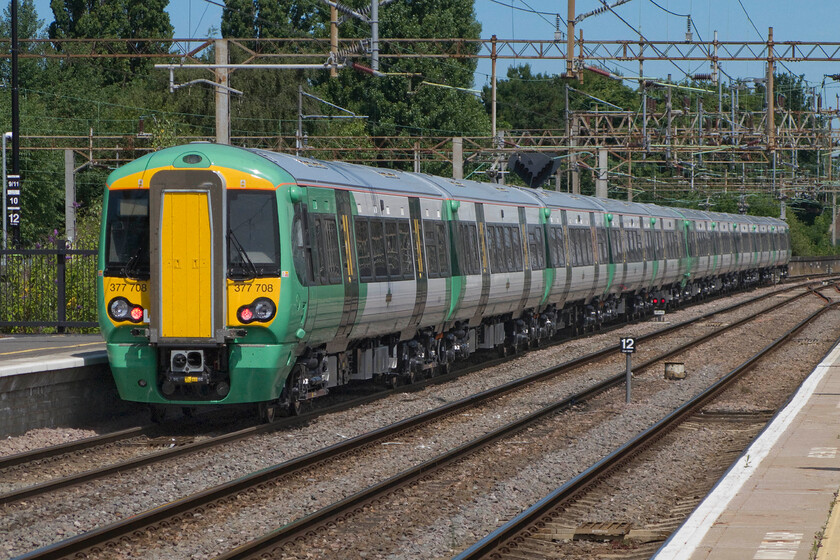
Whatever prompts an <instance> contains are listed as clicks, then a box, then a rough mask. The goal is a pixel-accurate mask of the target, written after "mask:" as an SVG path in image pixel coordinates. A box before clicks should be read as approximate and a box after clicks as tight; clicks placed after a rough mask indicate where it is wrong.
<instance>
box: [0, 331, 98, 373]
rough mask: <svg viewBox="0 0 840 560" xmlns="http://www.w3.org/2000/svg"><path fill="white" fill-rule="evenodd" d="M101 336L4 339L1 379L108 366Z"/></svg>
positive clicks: (0, 355) (0, 356) (1, 339)
mask: <svg viewBox="0 0 840 560" xmlns="http://www.w3.org/2000/svg"><path fill="white" fill-rule="evenodd" d="M105 361H106V356H105V341H104V340H102V335H100V334H20V335H13V334H8V335H2V336H0V377H3V376H7V375H16V374H19V373H33V372H37V371H45V370H49V369H51V368H53V369H54V368H55V367H56V362H60V364H64V367H67V366H70V365H75V366H79V365H85V364H94V363H105Z"/></svg>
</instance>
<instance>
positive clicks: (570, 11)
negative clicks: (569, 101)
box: [566, 0, 575, 78]
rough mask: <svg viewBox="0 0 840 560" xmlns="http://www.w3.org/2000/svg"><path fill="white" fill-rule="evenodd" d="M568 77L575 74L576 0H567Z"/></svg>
mask: <svg viewBox="0 0 840 560" xmlns="http://www.w3.org/2000/svg"><path fill="white" fill-rule="evenodd" d="M566 2H567V11H566V77H567V78H572V77H574V75H575V70H574V68H575V0H566Z"/></svg>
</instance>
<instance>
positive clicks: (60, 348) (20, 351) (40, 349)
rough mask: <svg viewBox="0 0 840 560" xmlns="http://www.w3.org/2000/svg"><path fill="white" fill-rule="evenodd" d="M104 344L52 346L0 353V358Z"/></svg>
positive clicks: (89, 343) (88, 343)
mask: <svg viewBox="0 0 840 560" xmlns="http://www.w3.org/2000/svg"><path fill="white" fill-rule="evenodd" d="M104 343H105V342H104V341H102V342H86V343H84V344H74V345H72V346H52V347H49V348H30V349H29V350H15V351H13V352H0V356H11V355H12V354H25V353H27V352H40V351H42V350H67V349H68V348H79V347H81V346H95V345H97V344H104Z"/></svg>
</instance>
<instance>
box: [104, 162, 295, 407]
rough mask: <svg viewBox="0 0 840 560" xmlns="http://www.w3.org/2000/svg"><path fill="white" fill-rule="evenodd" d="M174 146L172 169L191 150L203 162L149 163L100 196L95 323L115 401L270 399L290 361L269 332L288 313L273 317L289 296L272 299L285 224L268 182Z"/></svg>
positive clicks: (280, 327) (286, 346) (275, 333)
mask: <svg viewBox="0 0 840 560" xmlns="http://www.w3.org/2000/svg"><path fill="white" fill-rule="evenodd" d="M208 150H210V151H212V150H213V148H209V149H208ZM175 153H176V154H177V156H178V157H177V158H176V165H177V163H179V161H187V159H188V156H191V157H190V158H189V160H190V161H193V160H196V159H198V160H199V162H202V161H203V162H204V166H203V167H200V168H194V167H193V168H186V169H178V168H176V167H175V166H174V165H172V164H170V165H166V166H161V167H155V166H154V163H155V160H154V159H153V160H152V161H151V162H149V164H148V170H141V171H138V172H135V173H130V171H131V169H129V171H127V172H123V173H120V174H118V175H117V177H116V179H115V180H113V182H110V181H109V189H108V191H107V193H106V200H105V214H106V215H105V219H104V220H103V230H102V238H101V244H100V246H101V253H100V259H101V260H100V275H101V277H102V281H101V284H100V289H101V292H100V294H101V297H100V324H101V326H102V332H103V335H104V336H105V339H106V343H107V350H108V355H109V361H110V363H111V369H112V373H113V375H114V379H115V381H116V384H117V388H118V390H119V393H120V396H121V398H123V399H125V400H130V401H138V402H146V403H152V404H169V405H180V406H191V405H197V404H215V403H243V402H260V401H266V400H270V399H275V398H277V397H279V395H280V392H281V391H282V390H283V388H284V380H285V377H286V374H287V373H288V371H289V370H290V369H291V365H292V364H293V363H294V357H293V352H292V350H293V348H294V344H293V343H288V342H286V343H284V342H285V341H284V340H282V336H280V335H281V333H282V332H284V331H285V325H286V323H287V322H288V321H289V320H292V319H293V318H292V317H291V316H290V314H288V313H278V308H281V306H282V308H286V309H288V308H289V307H291V305H290V303H291V302H288V301H284V300H285V299H289V297H286V298H283V297H281V289H280V287H281V282H282V281H283V279H282V278H281V277H282V276H288V273H286V274H283V273H282V272H281V268H282V269H285V270H288V268H289V267H288V266H286V265H283V263H281V246H280V237H281V236H280V231H281V229H282V228H283V227H285V228H288V224H286V223H285V221H286V220H285V219H284V215H283V214H280V213H278V201H277V190H276V187H275V184H276V183H275V182H274V181H270V180H266V179H265V178H259V177H254V176H251V175H246V174H245V173H242V172H239V171H236V170H234V169H226V168H219V167H215V166H211V165H210V160H209V158H208V156H207V155H205V154H202V153H191V154H187V155H186V156H183V157H182V156H181V152H175ZM161 154H163V155H161ZM167 155H168V156H169V157H170V158H171V157H172V152H167V151H163V152H159V153H158V154H155V155H154V156H153V157H156V158H157V161H158V162H159V161H160V159H161V158H162V157H165V156H167ZM169 161H171V160H169ZM234 186H235V187H236V188H235V189H234V188H231V187H234ZM280 222H284V223H282V224H281V223H280ZM285 242H286V243H288V239H286V240H285ZM286 252H287V253H288V252H289V251H286ZM287 264H288V263H287ZM286 291H287V292H290V291H291V290H286ZM290 295H291V294H289V293H287V294H286V296H290ZM292 314H293V313H292Z"/></svg>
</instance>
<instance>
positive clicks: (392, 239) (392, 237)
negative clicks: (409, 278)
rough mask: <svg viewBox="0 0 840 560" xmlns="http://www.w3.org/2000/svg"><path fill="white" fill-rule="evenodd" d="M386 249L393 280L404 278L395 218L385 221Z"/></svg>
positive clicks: (390, 275) (389, 273) (389, 270)
mask: <svg viewBox="0 0 840 560" xmlns="http://www.w3.org/2000/svg"><path fill="white" fill-rule="evenodd" d="M385 250H386V251H387V261H388V277H389V278H390V279H391V280H400V279H402V272H401V271H400V245H399V238H398V236H397V222H395V221H393V220H389V221H387V222H385Z"/></svg>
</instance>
